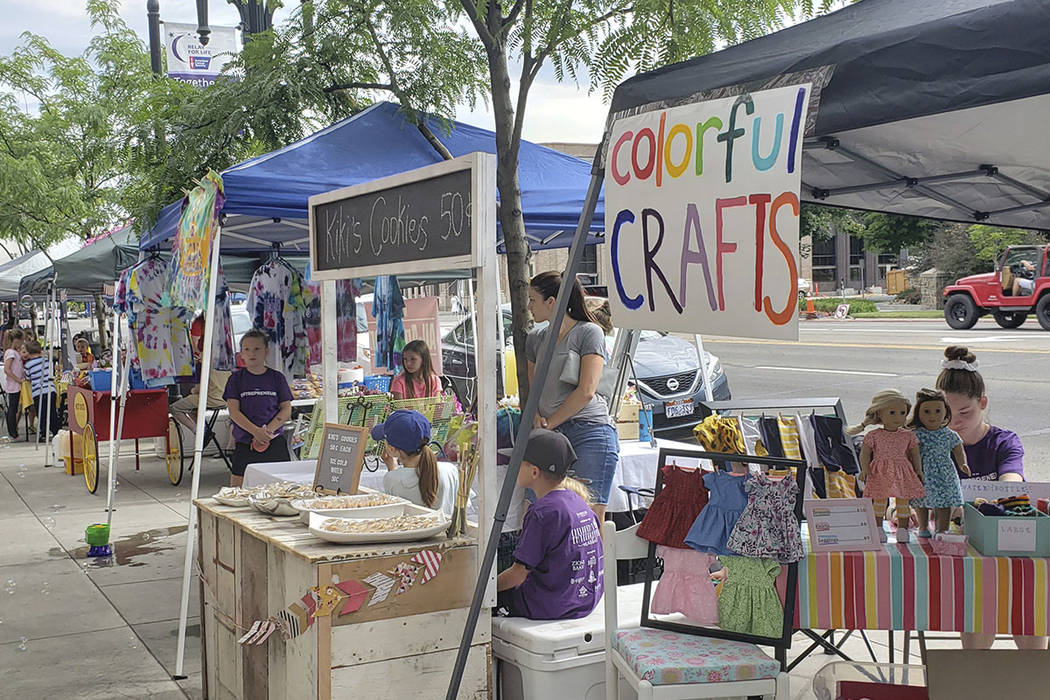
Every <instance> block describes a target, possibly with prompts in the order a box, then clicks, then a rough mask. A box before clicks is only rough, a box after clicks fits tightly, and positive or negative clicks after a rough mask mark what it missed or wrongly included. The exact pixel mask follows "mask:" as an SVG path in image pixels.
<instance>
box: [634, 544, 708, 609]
mask: <svg viewBox="0 0 1050 700" xmlns="http://www.w3.org/2000/svg"><path fill="white" fill-rule="evenodd" d="M656 556H658V557H660V558H661V559H663V560H664V573H663V575H662V576H661V577H660V580H659V581H657V583H656V592H655V593H653V600H652V603H651V604H650V607H649V609H650V610H651V611H652V612H653V613H656V614H657V615H670V614H672V613H682V614H683V615H685V616H686V617H687V618H688V619H689V621H690V622H695V623H698V624H701V625H717V624H718V598H717V596H716V595H715V585H714V584H713V583H711V565H712V564H717V563H718V559H717V558H716V557H715V556H714V555H712V554H707V553H706V552H697V551H694V550H692V549H674V548H671V547H665V546H663V545H661V546H659V547H657V548H656Z"/></svg>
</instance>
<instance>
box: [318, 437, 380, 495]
mask: <svg viewBox="0 0 1050 700" xmlns="http://www.w3.org/2000/svg"><path fill="white" fill-rule="evenodd" d="M367 446H368V430H367V429H366V428H362V427H359V426H356V425H340V424H338V423H325V425H324V432H323V433H322V435H321V454H320V455H318V457H317V470H316V471H315V472H314V490H315V491H326V492H331V493H345V494H355V493H357V487H358V485H359V484H360V482H361V467H362V466H363V465H364V463H365V448H366V447H367Z"/></svg>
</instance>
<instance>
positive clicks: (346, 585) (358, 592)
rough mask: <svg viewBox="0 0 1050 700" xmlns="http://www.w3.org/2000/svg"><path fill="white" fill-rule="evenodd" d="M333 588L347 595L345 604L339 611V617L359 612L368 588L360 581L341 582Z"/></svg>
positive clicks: (366, 596)
mask: <svg viewBox="0 0 1050 700" xmlns="http://www.w3.org/2000/svg"><path fill="white" fill-rule="evenodd" d="M335 587H336V588H338V589H339V590H340V591H342V592H343V593H345V594H346V595H347V599H346V602H345V603H344V604H343V607H342V609H341V610H340V611H339V616H340V617H342V616H343V615H349V614H350V613H352V612H357V611H358V610H360V609H361V606H362V605H364V604H365V599H366V598H368V594H369V592H370V590H369V588H368V586H365V585H364V584H362V583H361V582H360V581H342V582H341V583H337V584H335Z"/></svg>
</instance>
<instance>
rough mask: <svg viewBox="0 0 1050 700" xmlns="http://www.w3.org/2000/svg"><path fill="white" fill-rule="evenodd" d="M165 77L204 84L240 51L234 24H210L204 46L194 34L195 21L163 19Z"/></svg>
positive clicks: (216, 75) (213, 77)
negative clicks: (206, 41)
mask: <svg viewBox="0 0 1050 700" xmlns="http://www.w3.org/2000/svg"><path fill="white" fill-rule="evenodd" d="M164 46H165V47H166V48H165V51H166V53H167V56H168V77H169V78H174V79H175V80H181V81H182V82H184V83H189V84H191V85H196V86H198V87H208V86H209V85H211V84H212V83H214V82H215V78H216V77H218V75H219V74H220V73H222V69H223V68H224V67H225V66H226V64H227V63H229V62H230V61H231V60H233V59H234V57H236V56H237V54H238V52H239V51H240V47H239V46H238V44H237V30H236V28H234V27H212V28H211V36H210V38H209V41H208V45H207V46H202V45H201V43H200V39H199V38H198V36H197V25H195V24H180V23H178V22H165V23H164Z"/></svg>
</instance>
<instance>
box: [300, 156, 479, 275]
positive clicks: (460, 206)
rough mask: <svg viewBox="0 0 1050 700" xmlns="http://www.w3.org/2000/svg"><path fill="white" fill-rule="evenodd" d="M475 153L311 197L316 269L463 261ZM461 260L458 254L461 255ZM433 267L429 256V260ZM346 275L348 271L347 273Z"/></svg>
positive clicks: (469, 236) (468, 248) (469, 238)
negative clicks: (473, 155) (450, 260)
mask: <svg viewBox="0 0 1050 700" xmlns="http://www.w3.org/2000/svg"><path fill="white" fill-rule="evenodd" d="M473 161H474V159H473V157H465V158H460V159H457V160H454V161H446V162H444V163H438V164H436V165H433V166H428V167H425V168H420V169H418V170H412V171H409V172H407V173H402V174H400V175H395V176H393V177H389V178H383V179H381V180H376V181H375V182H370V183H365V184H363V185H355V186H353V187H347V188H344V189H341V190H336V191H334V192H328V193H326V194H322V195H315V196H313V197H311V198H310V237H311V247H310V250H311V256H312V262H313V268H312V269H313V270H314V271H315V272H317V273H320V274H318V275H316V277H317V278H318V279H333V278H334V277H335V276H334V275H331V274H329V275H325V274H324V273H325V272H329V273H330V272H332V271H336V270H339V271H345V270H348V269H353V270H361V269H369V270H370V271H372V272H373V273H375V272H376V270H377V267H378V266H384V265H393V266H401V267H400V269H397V270H393V271H392V272H406V271H414V270H415V269H416V268H413V267H411V266H406V263H415V262H419V261H427V262H428V263H429V262H430V261H435V260H438V261H445V267H447V266H448V262H449V259H459V261H465V260H467V259H468V258H470V257H471V256H472V252H473V240H474V229H473V225H474V221H473V215H474V202H473V191H474V189H473V188H474V171H473V168H472V165H473ZM459 261H457V262H459ZM428 266H429V267H433V265H432V264H429V265H428ZM342 276H345V275H342Z"/></svg>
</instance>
